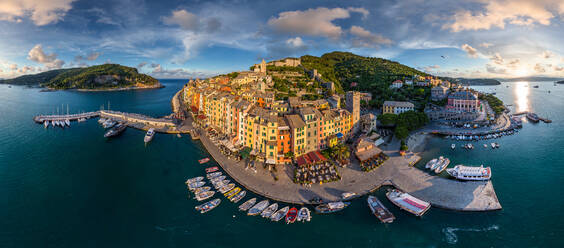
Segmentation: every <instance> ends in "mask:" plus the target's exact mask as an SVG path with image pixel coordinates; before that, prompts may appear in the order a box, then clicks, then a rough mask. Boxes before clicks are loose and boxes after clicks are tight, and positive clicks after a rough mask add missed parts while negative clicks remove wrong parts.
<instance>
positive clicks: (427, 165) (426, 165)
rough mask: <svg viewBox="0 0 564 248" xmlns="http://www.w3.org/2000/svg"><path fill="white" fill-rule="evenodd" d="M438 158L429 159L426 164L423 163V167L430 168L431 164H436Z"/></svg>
mask: <svg viewBox="0 0 564 248" xmlns="http://www.w3.org/2000/svg"><path fill="white" fill-rule="evenodd" d="M438 161H439V160H438V159H436V158H434V159H431V161H429V162H427V164H425V169H429V168H431V166H433V165H434V164H436V163H437V162H438Z"/></svg>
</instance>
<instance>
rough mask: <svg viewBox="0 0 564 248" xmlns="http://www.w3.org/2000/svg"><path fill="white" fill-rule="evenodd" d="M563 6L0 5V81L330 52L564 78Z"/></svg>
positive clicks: (179, 73) (131, 1) (210, 70)
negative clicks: (59, 72) (101, 68)
mask: <svg viewBox="0 0 564 248" xmlns="http://www.w3.org/2000/svg"><path fill="white" fill-rule="evenodd" d="M563 24H564V1H563V0H404V1H393V0H379V1H370V0H348V1H342V0H335V1H317V0H316V1H295V0H285V1H256V0H255V1H251V0H249V1H245V0H238V1H198V0H196V1H178V0H160V1H150V0H97V1H91V0H0V78H13V77H16V76H20V75H24V74H33V73H38V72H42V71H47V70H52V69H58V68H72V67H83V66H89V65H97V64H104V63H118V64H122V65H127V66H131V67H136V68H137V69H138V70H139V71H140V72H143V73H147V74H149V75H152V76H154V77H156V78H202V77H209V76H213V75H217V74H222V73H227V72H231V71H240V70H248V68H249V67H250V66H251V65H253V64H255V63H258V62H260V60H262V59H265V60H267V61H269V60H275V59H280V58H284V57H290V56H301V55H306V54H309V55H315V56H320V55H322V54H324V53H327V52H332V51H349V52H352V53H355V54H359V55H363V56H370V57H381V58H386V59H390V60H394V61H397V62H400V63H402V64H405V65H408V66H411V67H414V68H417V69H419V70H422V71H425V72H428V73H431V74H433V75H437V76H450V77H469V78H483V77H490V78H511V77H520V76H551V77H564V26H563Z"/></svg>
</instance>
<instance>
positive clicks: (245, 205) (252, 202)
mask: <svg viewBox="0 0 564 248" xmlns="http://www.w3.org/2000/svg"><path fill="white" fill-rule="evenodd" d="M256 202H257V198H251V199H249V200H247V201H246V202H244V203H243V204H241V205H240V206H239V210H240V211H247V210H249V209H250V208H251V207H252V206H253V205H255V203H256Z"/></svg>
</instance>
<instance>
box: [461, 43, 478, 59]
mask: <svg viewBox="0 0 564 248" xmlns="http://www.w3.org/2000/svg"><path fill="white" fill-rule="evenodd" d="M461 48H462V50H464V51H465V52H466V53H467V54H468V56H469V57H470V58H477V57H478V50H476V48H473V47H471V46H470V45H468V44H464V45H462V47H461Z"/></svg>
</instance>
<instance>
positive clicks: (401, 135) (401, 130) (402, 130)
mask: <svg viewBox="0 0 564 248" xmlns="http://www.w3.org/2000/svg"><path fill="white" fill-rule="evenodd" d="M394 134H395V135H396V138H398V139H400V140H404V139H406V138H407V136H408V135H409V130H408V129H407V127H405V126H397V127H396V130H395V132H394Z"/></svg>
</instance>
